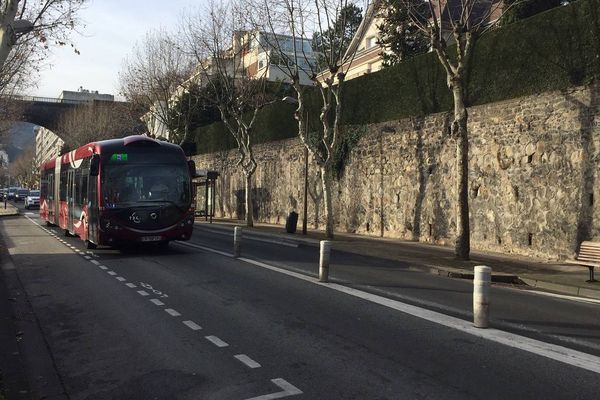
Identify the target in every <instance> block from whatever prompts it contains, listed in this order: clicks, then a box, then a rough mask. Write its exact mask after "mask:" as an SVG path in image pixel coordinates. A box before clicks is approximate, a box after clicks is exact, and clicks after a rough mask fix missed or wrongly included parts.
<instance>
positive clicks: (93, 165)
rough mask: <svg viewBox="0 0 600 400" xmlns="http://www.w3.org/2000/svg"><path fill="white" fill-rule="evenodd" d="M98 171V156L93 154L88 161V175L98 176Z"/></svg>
mask: <svg viewBox="0 0 600 400" xmlns="http://www.w3.org/2000/svg"><path fill="white" fill-rule="evenodd" d="M99 173H100V156H99V155H98V154H94V155H93V156H92V161H91V162H90V176H98V175H99Z"/></svg>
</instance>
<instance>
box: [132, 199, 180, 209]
mask: <svg viewBox="0 0 600 400" xmlns="http://www.w3.org/2000/svg"><path fill="white" fill-rule="evenodd" d="M138 203H169V204H171V205H174V206H175V207H176V208H177V209H178V210H179V211H181V212H185V209H183V208H182V207H180V206H179V205H178V204H177V203H175V202H174V201H171V200H166V199H156V200H139V201H138Z"/></svg>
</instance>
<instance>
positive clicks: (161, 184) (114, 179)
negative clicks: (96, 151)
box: [102, 163, 190, 208]
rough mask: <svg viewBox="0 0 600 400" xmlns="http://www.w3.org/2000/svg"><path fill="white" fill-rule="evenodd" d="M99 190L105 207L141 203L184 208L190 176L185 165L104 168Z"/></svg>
mask: <svg viewBox="0 0 600 400" xmlns="http://www.w3.org/2000/svg"><path fill="white" fill-rule="evenodd" d="M102 187H103V190H102V196H103V198H104V202H105V204H106V206H107V207H119V206H127V205H130V204H131V203H136V202H143V203H159V204H160V203H163V204H170V205H173V206H175V207H178V208H185V207H188V206H189V203H190V187H189V172H188V170H187V165H186V164H184V163H182V164H154V165H148V164H133V163H128V164H126V165H114V164H113V165H111V164H109V165H105V167H104V172H103V175H102Z"/></svg>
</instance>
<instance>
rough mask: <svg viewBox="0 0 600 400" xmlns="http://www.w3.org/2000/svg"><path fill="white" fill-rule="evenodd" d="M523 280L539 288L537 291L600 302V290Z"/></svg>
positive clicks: (531, 279)
mask: <svg viewBox="0 0 600 400" xmlns="http://www.w3.org/2000/svg"><path fill="white" fill-rule="evenodd" d="M521 280H522V281H523V282H524V283H525V284H526V285H528V286H531V287H534V288H537V289H543V290H549V291H553V292H559V293H564V294H569V295H571V296H578V297H589V298H592V299H598V300H600V288H598V289H595V288H594V289H592V288H585V287H581V286H571V285H564V284H561V283H554V282H548V281H542V280H539V279H533V278H521Z"/></svg>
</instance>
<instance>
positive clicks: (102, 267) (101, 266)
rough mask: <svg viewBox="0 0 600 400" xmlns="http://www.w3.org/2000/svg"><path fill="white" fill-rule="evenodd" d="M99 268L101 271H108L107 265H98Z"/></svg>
mask: <svg viewBox="0 0 600 400" xmlns="http://www.w3.org/2000/svg"><path fill="white" fill-rule="evenodd" d="M98 268H100V269H101V270H104V271H106V270H107V269H108V267H107V266H106V265H101V264H99V265H98Z"/></svg>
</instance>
